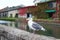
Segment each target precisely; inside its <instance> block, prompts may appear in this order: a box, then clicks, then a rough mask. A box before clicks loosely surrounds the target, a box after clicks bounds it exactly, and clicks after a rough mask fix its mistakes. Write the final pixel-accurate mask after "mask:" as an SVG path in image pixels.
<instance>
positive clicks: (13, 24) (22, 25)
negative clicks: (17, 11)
mask: <svg viewBox="0 0 60 40" xmlns="http://www.w3.org/2000/svg"><path fill="white" fill-rule="evenodd" d="M0 24H2V25H6V26H8V27H9V26H10V27H15V28H19V29H22V30H26V24H25V23H23V22H22V23H20V22H11V21H1V20H0Z"/></svg>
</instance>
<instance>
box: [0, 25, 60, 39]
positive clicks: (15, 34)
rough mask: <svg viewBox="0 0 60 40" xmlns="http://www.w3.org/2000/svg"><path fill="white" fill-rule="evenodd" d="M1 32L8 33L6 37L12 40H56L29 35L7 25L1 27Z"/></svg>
mask: <svg viewBox="0 0 60 40" xmlns="http://www.w3.org/2000/svg"><path fill="white" fill-rule="evenodd" d="M0 30H1V31H5V32H7V34H6V35H5V36H6V37H7V38H8V39H10V40H22V39H23V40H56V38H54V37H49V36H43V35H38V34H34V33H29V32H26V31H24V30H20V29H16V28H13V27H8V26H5V25H0ZM59 40H60V39H59Z"/></svg>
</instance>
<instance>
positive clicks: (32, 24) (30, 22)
mask: <svg viewBox="0 0 60 40" xmlns="http://www.w3.org/2000/svg"><path fill="white" fill-rule="evenodd" d="M27 20H28V27H29V29H32V30H33V31H34V32H35V31H38V30H42V31H46V29H45V28H43V26H41V25H39V24H38V23H36V22H34V21H33V18H32V17H29V18H27Z"/></svg>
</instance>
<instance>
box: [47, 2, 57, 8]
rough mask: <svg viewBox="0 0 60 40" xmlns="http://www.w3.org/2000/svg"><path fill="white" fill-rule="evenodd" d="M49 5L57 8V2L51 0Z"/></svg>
mask: <svg viewBox="0 0 60 40" xmlns="http://www.w3.org/2000/svg"><path fill="white" fill-rule="evenodd" d="M48 6H49V8H55V7H56V2H49V3H48Z"/></svg>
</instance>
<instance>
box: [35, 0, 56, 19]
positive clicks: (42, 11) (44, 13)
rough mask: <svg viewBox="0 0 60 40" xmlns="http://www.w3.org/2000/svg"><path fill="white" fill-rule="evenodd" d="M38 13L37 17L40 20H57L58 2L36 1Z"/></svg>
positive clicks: (51, 0)
mask: <svg viewBox="0 0 60 40" xmlns="http://www.w3.org/2000/svg"><path fill="white" fill-rule="evenodd" d="M35 3H36V5H37V9H38V11H37V12H36V15H38V16H37V17H38V18H55V17H56V1H54V0H45V1H43V0H41V1H38V2H37V1H35Z"/></svg>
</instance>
